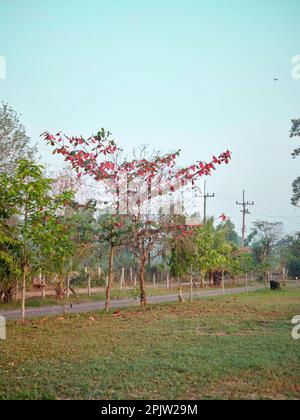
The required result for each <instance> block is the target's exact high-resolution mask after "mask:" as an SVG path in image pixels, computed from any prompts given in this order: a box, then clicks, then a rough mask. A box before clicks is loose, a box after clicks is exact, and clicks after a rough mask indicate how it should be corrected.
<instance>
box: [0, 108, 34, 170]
mask: <svg viewBox="0 0 300 420" xmlns="http://www.w3.org/2000/svg"><path fill="white" fill-rule="evenodd" d="M19 118H20V117H19V115H18V114H17V113H16V112H15V111H14V110H13V109H12V108H11V107H10V106H9V105H8V104H6V103H2V104H1V105H0V173H3V172H6V173H12V172H13V171H14V170H15V169H16V167H17V162H18V160H19V159H30V160H32V159H33V157H34V154H35V153H36V148H35V147H33V146H32V145H31V144H30V139H29V137H27V135H26V132H25V128H24V126H23V125H22V124H21V123H20V119H19Z"/></svg>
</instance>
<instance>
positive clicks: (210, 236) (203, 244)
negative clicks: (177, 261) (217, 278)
mask: <svg viewBox="0 0 300 420" xmlns="http://www.w3.org/2000/svg"><path fill="white" fill-rule="evenodd" d="M226 234H227V229H226V228H224V229H222V228H218V229H215V227H214V221H213V219H209V220H208V221H207V222H206V223H205V224H204V225H203V226H202V227H200V228H199V229H198V231H197V234H196V240H195V244H196V253H195V254H196V265H197V266H198V267H199V269H200V270H201V272H202V274H203V275H205V274H206V273H207V272H209V271H213V270H215V271H216V270H222V269H225V268H226V267H227V266H228V261H229V256H230V253H231V249H232V245H231V244H230V243H229V242H228V241H227V240H226Z"/></svg>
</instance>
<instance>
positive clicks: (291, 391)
mask: <svg viewBox="0 0 300 420" xmlns="http://www.w3.org/2000/svg"><path fill="white" fill-rule="evenodd" d="M295 315H300V291H299V290H285V291H282V292H275V293H274V292H273V293H272V292H270V291H267V290H263V291H259V292H254V293H251V294H249V295H247V296H246V295H239V296H232V297H216V298H210V299H202V300H197V301H194V302H192V303H191V302H187V303H184V304H178V303H176V304H175V303H174V304H164V305H154V306H149V307H147V308H146V309H139V308H135V309H126V310H123V311H122V316H121V317H118V318H115V317H113V316H112V313H109V314H104V313H94V314H84V315H72V316H68V317H64V318H63V317H56V318H48V319H38V320H34V321H27V322H26V323H25V324H21V323H20V322H9V323H8V330H7V340H6V341H0V398H1V399H15V398H17V399H37V398H38V399H40V398H45V399H70V398H74V399H143V398H144V399H220V398H221V399H230V398H234V399H241V398H246V399H272V398H276V399H298V398H299V397H300V341H295V340H293V339H292V337H291V330H292V325H291V319H292V317H293V316H295Z"/></svg>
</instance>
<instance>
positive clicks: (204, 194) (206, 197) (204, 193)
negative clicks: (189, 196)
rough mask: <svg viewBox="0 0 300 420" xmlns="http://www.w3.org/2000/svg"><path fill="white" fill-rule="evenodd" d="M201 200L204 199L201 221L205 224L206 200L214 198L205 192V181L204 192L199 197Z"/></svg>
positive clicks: (213, 195)
mask: <svg viewBox="0 0 300 420" xmlns="http://www.w3.org/2000/svg"><path fill="white" fill-rule="evenodd" d="M200 197H201V198H203V199H204V208H203V221H204V222H206V209H207V199H208V198H214V197H215V194H214V193H213V194H209V193H207V192H206V181H204V190H203V195H200Z"/></svg>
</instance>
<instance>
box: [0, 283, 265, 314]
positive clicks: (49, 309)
mask: <svg viewBox="0 0 300 420" xmlns="http://www.w3.org/2000/svg"><path fill="white" fill-rule="evenodd" d="M261 288H263V286H256V287H249V289H248V290H249V291H255V290H258V289H261ZM244 292H245V288H244V287H236V288H231V289H226V290H225V294H226V295H232V294H239V293H244ZM222 293H223V292H222V289H214V290H207V291H200V292H194V297H195V298H205V297H210V296H218V295H222ZM184 298H185V299H186V300H188V299H189V294H188V293H184ZM177 300H178V294H169V295H159V296H149V297H148V302H149V304H154V303H165V302H176V301H177ZM128 306H139V301H138V300H136V301H134V300H133V298H128V299H120V300H112V301H111V308H122V307H128ZM63 309H64V305H56V306H45V307H43V308H28V309H27V311H26V317H27V318H36V317H49V316H54V315H62V313H63ZM103 309H104V302H87V303H75V304H73V306H72V308H68V313H70V314H74V313H83V312H95V311H99V310H103ZM0 315H2V316H4V317H5V319H6V320H17V319H20V310H19V309H14V310H8V311H2V312H0Z"/></svg>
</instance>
